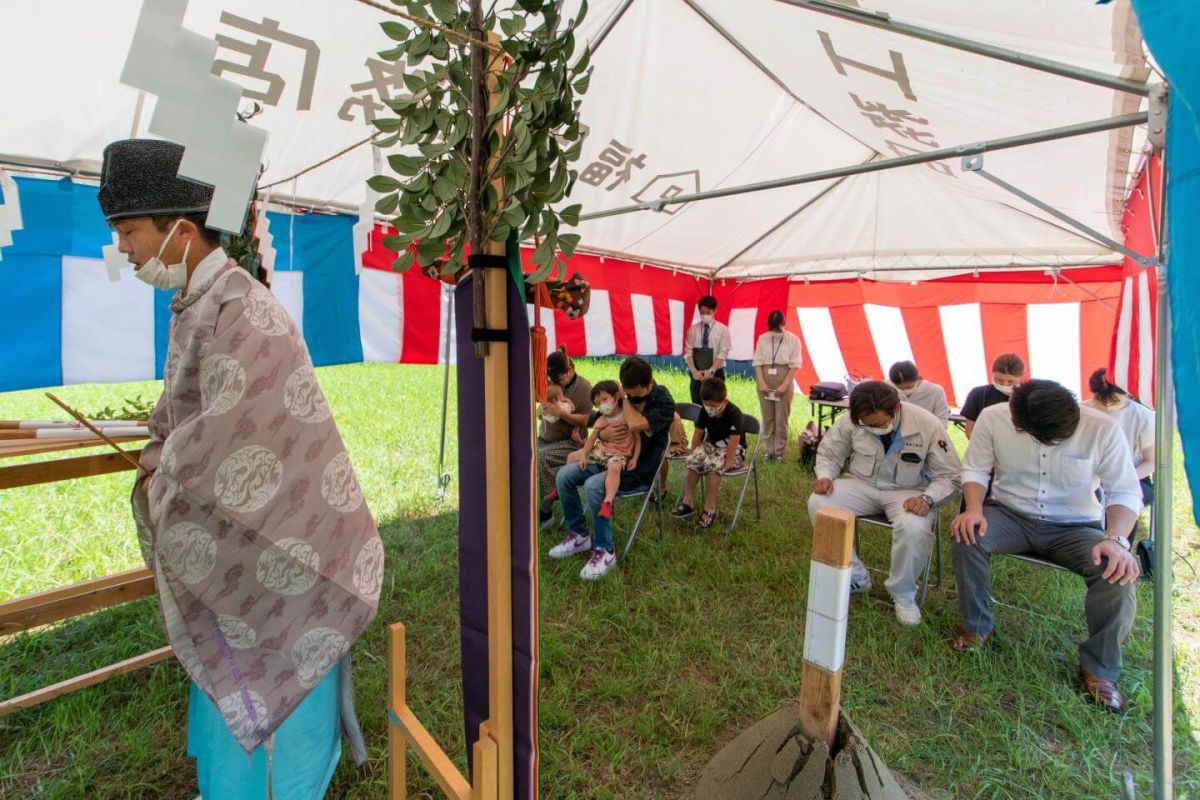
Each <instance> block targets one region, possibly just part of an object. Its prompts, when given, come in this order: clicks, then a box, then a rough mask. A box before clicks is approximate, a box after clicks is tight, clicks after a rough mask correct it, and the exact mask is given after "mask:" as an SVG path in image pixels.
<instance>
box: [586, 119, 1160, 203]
mask: <svg viewBox="0 0 1200 800" xmlns="http://www.w3.org/2000/svg"><path fill="white" fill-rule="evenodd" d="M1148 118H1149V113H1148V112H1146V111H1139V112H1137V113H1135V114H1123V115H1121V116H1119V117H1107V118H1105V119H1097V120H1092V121H1091V122H1080V123H1077V124H1075V125H1066V126H1064V127H1061V128H1049V129H1047V130H1042V131H1034V132H1033V133H1022V134H1018V135H1016V136H1005V137H1002V138H999V139H986V140H984V141H982V142H974V143H972V144H961V145H957V146H954V147H942V148H939V149H937V150H930V151H928V152H926V153H913V154H911V155H907V156H899V157H897V158H886V159H884V160H882V161H870V162H867V163H865V164H853V165H851V166H848V167H837V168H835V169H826V170H821V171H820V172H809V173H807V174H805V175H794V176H792V177H789V178H776V179H774V180H769V181H760V182H758V183H748V184H745V185H743V186H730V187H729V188H727V189H711V190H709V191H707V192H697V193H696V194H686V195H678V196H676V197H665V198H661V199H658V200H654V201H650V202H646V203H638V204H637V205H633V206H621V207H620V208H612V209H608V210H607V211H594V212H592V213H591V214H584V215H582V216H581V217H580V218H579V220H580V222H586V221H588V220H593V219H603V218H604V217H617V216H620V215H622V214H632V213H634V212H636V211H662V210H663V209H664V208H666V207H667V206H669V205H682V204H684V203H694V202H696V201H697V200H712V199H714V198H717V197H733V196H735V195H739V194H749V193H751V192H762V191H767V190H769V189H782V188H784V187H787V186H797V185H799V184H802V183H814V182H816V181H827V180H832V179H834V178H844V177H846V176H849V175H862V174H865V173H868V172H883V171H884V170H889V169H897V168H898V167H909V166H912V165H914V164H928V163H930V162H933V161H942V160H944V159H947V158H961V157H963V156H969V155H974V154H977V153H987V152H992V151H996V150H1008V149H1011V148H1013V147H1023V146H1025V145H1029V144H1040V143H1042V142H1053V141H1056V140H1058V139H1069V138H1071V137H1073V136H1086V135H1087V134H1089V133H1103V132H1104V131H1111V130H1116V129H1118V128H1128V127H1131V126H1133V125H1142V124H1145V122H1146V120H1147V119H1148Z"/></svg>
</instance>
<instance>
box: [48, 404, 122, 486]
mask: <svg viewBox="0 0 1200 800" xmlns="http://www.w3.org/2000/svg"><path fill="white" fill-rule="evenodd" d="M46 397H49V398H50V399H51V401H53V402H54V404H55V405H57V406H58V407H59V408H61V409H62V410H63V411H66V412H67V413H68V414H70V415H71V416H72V417H74V418H75V419H77V420H78V421H79V424H80V425H82V426H83V427H85V428H87V429H88V430H89V431H91V432H92V433H94V434H96V435H97V436H99V437H100V438H101V439H103V440H104V441H105V442H107V443H108V446H109V447H111V448H112V449H113V450H116V451H117V452H118V453H120V454H121V455H122V456H124V458H125V460H126V461H128V462H129V463H130V464H133V468H134V469H141V468H142V465H141V464H139V463H138V462H136V461H134V460H133V458H132V457H131V456H130V455H129V453H126V452H125V451H124V450H122V449H121V446H120V445H118V444H117V443H116V442H114V441H113V440H112V439H110V438H108V437H107V436H105V435H104V431H102V430H100V429H99V428H97V427H96V426H95V425H93V424H92V423H91V422H88V420H87V419H85V418H84V416H83V415H82V414H80V413H79V412H78V411H76V410H75V409H73V408H71V407H70V406H69V405H67V404H66V403H64V402H63V401H62V400H59V399H58V398H57V397H55V396H54V395H53V394H52V393H51V392H46Z"/></svg>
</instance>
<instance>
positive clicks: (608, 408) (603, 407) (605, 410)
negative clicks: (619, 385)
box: [597, 400, 617, 417]
mask: <svg viewBox="0 0 1200 800" xmlns="http://www.w3.org/2000/svg"><path fill="white" fill-rule="evenodd" d="M616 407H617V404H616V403H614V402H613V401H611V400H608V401H605V402H603V403H601V404H600V405H599V406H597V408H599V409H600V413H601V414H603V415H604V416H606V417H609V416H612V413H613V411H614V410H615V409H616Z"/></svg>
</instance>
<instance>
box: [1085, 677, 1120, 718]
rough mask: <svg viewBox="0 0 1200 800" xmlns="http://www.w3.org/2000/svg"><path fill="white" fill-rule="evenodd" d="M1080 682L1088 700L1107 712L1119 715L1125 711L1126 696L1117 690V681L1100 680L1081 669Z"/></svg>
mask: <svg viewBox="0 0 1200 800" xmlns="http://www.w3.org/2000/svg"><path fill="white" fill-rule="evenodd" d="M1079 680H1080V683H1081V688H1082V689H1083V693H1084V694H1085V695H1087V697H1088V699H1089V700H1091V701H1092V702H1093V703H1095V704H1096V705H1098V706H1100V707H1101V708H1103V709H1104V710H1105V711H1111V712H1113V713H1114V714H1119V713H1121V712H1122V711H1124V710H1125V695H1123V694H1121V690H1120V689H1118V688H1117V682H1116V681H1110V680H1106V679H1104V678H1099V677H1097V676H1095V675H1093V674H1091V673H1090V672H1088V671H1087V670H1085V669H1084V668H1083V667H1080V668H1079Z"/></svg>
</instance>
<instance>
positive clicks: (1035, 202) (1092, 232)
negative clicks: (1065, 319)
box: [964, 156, 1158, 267]
mask: <svg viewBox="0 0 1200 800" xmlns="http://www.w3.org/2000/svg"><path fill="white" fill-rule="evenodd" d="M964 161H965V162H977V163H978V164H979V165H978V166H976V165H972V166H966V165H965V164H964V169H966V170H967V171H968V172H974V173H975V174H976V175H979V176H980V177H983V178H987V179H988V180H989V181H991V182H992V183H993V184H995V185H996V186H999V187H1000V188H1001V189H1003V190H1004V191H1006V192H1009V193H1011V194H1014V195H1016V196H1017V197H1019V198H1021V199H1022V200H1024V201H1025V202H1026V203H1029V204H1030V205H1032V206H1036V207H1037V208H1040V209H1041V210H1042V211H1045V212H1046V213H1047V214H1049V215H1050V216H1052V217H1054V218H1055V219H1057V220H1060V221H1062V222H1065V223H1066V224H1068V225H1070V226H1071V227H1072V228H1074V229H1075V230H1077V231H1081V232H1082V233H1084V234H1085V235H1086V236H1087V237H1088V238H1089V239H1091V240H1092V241H1094V242H1098V243H1099V244H1102V245H1104V246H1105V247H1107V248H1109V249H1111V250H1116V251H1117V252H1118V253H1121V254H1123V255H1126V256H1129V258H1131V259H1133V260H1134V261H1136V262H1137V263H1139V264H1141V265H1142V266H1143V267H1151V266H1154V265H1156V264H1157V263H1158V259H1157V258H1154V257H1153V256H1144V255H1142V254H1141V253H1138V252H1136V251H1134V250H1130V249H1129V248H1128V247H1126V246H1125V245H1123V244H1121V243H1120V242H1118V241H1115V240H1113V239H1111V238H1109V237H1108V236H1105V235H1104V234H1103V233H1101V232H1100V231H1098V230H1096V229H1095V228H1092V227H1090V226H1088V225H1085V224H1083V223H1082V222H1080V221H1079V220H1077V219H1075V218H1074V217H1072V216H1070V215H1069V214H1065V213H1063V212H1062V211H1059V210H1058V209H1057V208H1055V207H1054V206H1052V205H1050V204H1049V203H1046V202H1043V201H1041V200H1039V199H1037V198H1036V197H1034V196H1033V195H1031V194H1029V193H1028V192H1026V191H1023V190H1021V189H1018V188H1017V187H1016V186H1013V185H1012V184H1011V183H1009V182H1008V181H1006V180H1004V179H1003V178H999V177H997V176H995V175H993V174H992V173H990V172H988V171H987V170H986V169H984V168H983V167H982V159H981V158H979V157H978V156H971V157H968V158H966V159H964Z"/></svg>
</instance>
